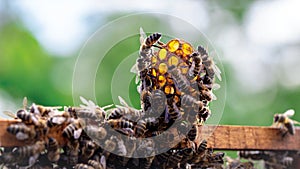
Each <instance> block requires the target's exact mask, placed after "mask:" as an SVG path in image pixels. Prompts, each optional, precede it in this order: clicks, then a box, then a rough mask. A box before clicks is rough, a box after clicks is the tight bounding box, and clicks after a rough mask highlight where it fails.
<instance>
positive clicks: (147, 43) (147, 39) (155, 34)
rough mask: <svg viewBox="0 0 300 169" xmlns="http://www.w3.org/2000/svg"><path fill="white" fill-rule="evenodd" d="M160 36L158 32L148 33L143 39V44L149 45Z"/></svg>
mask: <svg viewBox="0 0 300 169" xmlns="http://www.w3.org/2000/svg"><path fill="white" fill-rule="evenodd" d="M160 37H161V34H160V33H153V34H151V35H149V36H148V37H147V38H146V40H145V44H146V46H147V47H151V46H152V45H153V44H154V43H156V42H157V41H158V40H159V39H160Z"/></svg>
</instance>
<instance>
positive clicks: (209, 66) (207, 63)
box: [198, 46, 222, 81]
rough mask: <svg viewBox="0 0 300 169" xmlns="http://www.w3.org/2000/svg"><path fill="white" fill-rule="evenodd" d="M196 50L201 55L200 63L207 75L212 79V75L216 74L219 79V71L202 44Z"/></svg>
mask: <svg viewBox="0 0 300 169" xmlns="http://www.w3.org/2000/svg"><path fill="white" fill-rule="evenodd" d="M198 52H199V54H200V56H201V59H202V64H203V65H204V67H205V68H206V72H207V74H208V76H209V77H210V78H212V79H214V75H216V76H217V78H218V79H219V80H220V81H221V80H222V78H221V71H220V69H219V68H218V67H217V65H216V64H215V63H214V62H213V60H212V58H211V57H209V56H208V54H207V51H206V50H205V49H204V48H203V47H202V46H198Z"/></svg>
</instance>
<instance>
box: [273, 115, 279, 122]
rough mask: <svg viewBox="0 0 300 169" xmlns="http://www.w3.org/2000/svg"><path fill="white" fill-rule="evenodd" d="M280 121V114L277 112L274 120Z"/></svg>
mask: <svg viewBox="0 0 300 169" xmlns="http://www.w3.org/2000/svg"><path fill="white" fill-rule="evenodd" d="M278 121H279V114H275V115H274V122H275V123H276V122H278Z"/></svg>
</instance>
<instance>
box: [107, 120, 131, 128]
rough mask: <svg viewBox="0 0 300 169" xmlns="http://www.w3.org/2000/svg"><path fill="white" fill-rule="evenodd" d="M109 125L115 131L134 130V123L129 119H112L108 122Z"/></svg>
mask: <svg viewBox="0 0 300 169" xmlns="http://www.w3.org/2000/svg"><path fill="white" fill-rule="evenodd" d="M107 123H108V124H109V125H110V126H111V127H112V128H113V129H126V128H128V129H134V125H133V123H132V122H131V121H129V120H127V119H110V120H108V121H107Z"/></svg>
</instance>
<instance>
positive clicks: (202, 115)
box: [197, 107, 211, 124]
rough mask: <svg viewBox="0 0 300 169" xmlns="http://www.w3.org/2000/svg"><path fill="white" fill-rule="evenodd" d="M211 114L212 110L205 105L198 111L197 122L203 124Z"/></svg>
mask: <svg viewBox="0 0 300 169" xmlns="http://www.w3.org/2000/svg"><path fill="white" fill-rule="evenodd" d="M210 115H211V112H210V110H209V108H208V107H203V109H201V110H200V111H199V112H198V113H197V123H198V124H203V123H204V122H205V121H206V120H207V119H208V118H209V117H210Z"/></svg>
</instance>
